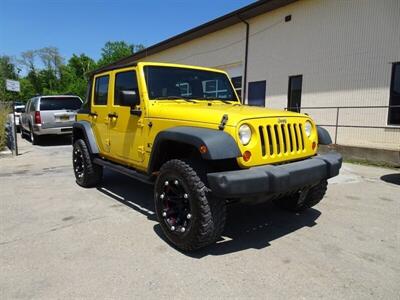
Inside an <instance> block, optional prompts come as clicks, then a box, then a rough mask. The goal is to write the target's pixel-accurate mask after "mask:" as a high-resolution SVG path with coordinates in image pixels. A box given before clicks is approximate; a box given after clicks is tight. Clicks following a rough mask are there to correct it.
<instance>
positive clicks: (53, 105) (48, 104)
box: [40, 97, 82, 110]
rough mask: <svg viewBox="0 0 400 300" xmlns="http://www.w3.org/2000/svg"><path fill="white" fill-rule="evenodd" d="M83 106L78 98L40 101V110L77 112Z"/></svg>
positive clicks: (57, 98)
mask: <svg viewBox="0 0 400 300" xmlns="http://www.w3.org/2000/svg"><path fill="white" fill-rule="evenodd" d="M81 106H82V101H81V100H80V99H79V98H78V97H51V98H41V99H40V110H62V109H68V110H77V109H79V108H80V107H81Z"/></svg>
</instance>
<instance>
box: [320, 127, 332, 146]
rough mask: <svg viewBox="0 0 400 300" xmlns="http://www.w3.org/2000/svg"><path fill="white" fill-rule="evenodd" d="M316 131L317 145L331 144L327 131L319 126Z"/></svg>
mask: <svg viewBox="0 0 400 300" xmlns="http://www.w3.org/2000/svg"><path fill="white" fill-rule="evenodd" d="M317 131H318V144H320V145H330V144H332V139H331V136H330V134H329V132H328V130H326V129H325V128H322V127H321V126H317Z"/></svg>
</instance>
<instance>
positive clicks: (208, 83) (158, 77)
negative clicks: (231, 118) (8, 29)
mask: <svg viewBox="0 0 400 300" xmlns="http://www.w3.org/2000/svg"><path fill="white" fill-rule="evenodd" d="M144 73H145V77H146V83H147V90H148V93H149V98H150V100H155V99H159V100H162V99H179V98H184V99H196V100H214V99H216V100H223V101H237V98H236V95H235V92H234V91H233V89H232V85H231V83H230V81H229V79H228V77H227V76H226V75H225V74H223V73H218V72H211V71H203V70H197V69H186V68H176V67H161V66H145V67H144Z"/></svg>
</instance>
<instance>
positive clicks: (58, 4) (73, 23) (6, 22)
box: [0, 0, 254, 59]
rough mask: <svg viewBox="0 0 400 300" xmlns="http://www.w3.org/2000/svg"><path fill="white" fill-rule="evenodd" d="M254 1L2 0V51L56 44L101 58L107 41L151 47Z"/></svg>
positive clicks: (67, 51) (66, 53) (66, 54)
mask: <svg viewBox="0 0 400 300" xmlns="http://www.w3.org/2000/svg"><path fill="white" fill-rule="evenodd" d="M252 2H254V0H198V1H195V0H186V1H185V0H164V1H162V0H148V1H145V0H131V1H129V0H0V55H10V56H14V57H18V55H19V54H20V53H21V52H23V51H26V50H34V49H40V48H43V47H46V46H55V47H57V48H58V49H59V50H60V53H61V55H62V56H63V57H65V58H66V59H68V58H69V57H71V55H72V54H73V53H75V54H81V53H85V54H86V55H88V56H90V57H92V58H94V59H98V58H99V57H100V51H101V48H102V47H103V45H104V44H105V43H106V42H107V41H117V40H124V41H126V42H128V43H135V44H143V45H145V46H151V45H153V44H155V43H157V42H160V41H162V40H164V39H166V38H169V37H171V36H174V35H176V34H179V33H181V32H183V31H186V30H188V29H191V28H193V27H195V26H198V25H200V24H203V23H205V22H207V21H210V20H212V19H215V18H217V17H219V16H222V15H224V14H226V13H229V12H231V11H233V10H236V9H238V8H241V7H243V6H246V5H248V4H250V3H252Z"/></svg>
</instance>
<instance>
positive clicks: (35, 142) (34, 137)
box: [29, 126, 40, 145]
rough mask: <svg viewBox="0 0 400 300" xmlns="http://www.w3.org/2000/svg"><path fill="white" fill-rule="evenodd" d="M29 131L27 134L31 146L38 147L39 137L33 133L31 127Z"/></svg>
mask: <svg viewBox="0 0 400 300" xmlns="http://www.w3.org/2000/svg"><path fill="white" fill-rule="evenodd" d="M29 130H30V132H29V134H30V139H31V143H32V145H39V143H40V137H39V136H38V135H37V134H35V133H34V132H33V127H32V126H31V127H30V128H29Z"/></svg>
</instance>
